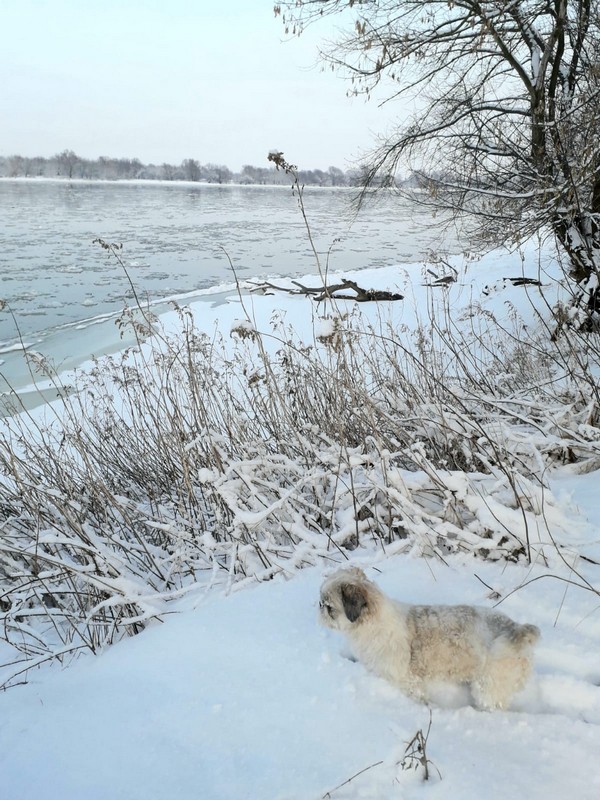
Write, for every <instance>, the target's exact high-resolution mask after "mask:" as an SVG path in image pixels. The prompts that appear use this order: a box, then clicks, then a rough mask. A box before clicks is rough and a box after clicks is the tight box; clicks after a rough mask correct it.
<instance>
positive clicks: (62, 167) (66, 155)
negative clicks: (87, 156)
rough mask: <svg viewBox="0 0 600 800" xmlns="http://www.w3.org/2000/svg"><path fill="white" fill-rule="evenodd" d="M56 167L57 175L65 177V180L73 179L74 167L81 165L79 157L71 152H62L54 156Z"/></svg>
mask: <svg viewBox="0 0 600 800" xmlns="http://www.w3.org/2000/svg"><path fill="white" fill-rule="evenodd" d="M55 160H56V162H57V165H58V170H59V173H58V174H59V175H65V176H66V177H67V178H72V177H73V172H74V171H75V167H77V166H79V165H80V163H81V159H80V157H79V156H78V155H77V154H76V153H74V152H73V150H63V151H62V153H58V154H57V155H56V156H55Z"/></svg>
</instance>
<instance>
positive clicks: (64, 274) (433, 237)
mask: <svg viewBox="0 0 600 800" xmlns="http://www.w3.org/2000/svg"><path fill="white" fill-rule="evenodd" d="M352 197H353V191H352V190H349V189H319V188H307V189H306V190H305V195H304V201H305V206H306V210H307V214H308V217H309V221H310V225H311V230H312V234H313V237H314V239H315V243H316V246H317V249H318V251H319V252H320V253H321V254H323V262H324V261H325V254H326V253H327V251H328V250H329V248H330V247H331V245H332V244H333V250H332V254H331V259H330V268H331V269H332V270H336V269H361V268H365V267H374V266H378V265H390V264H396V263H397V264H402V263H406V262H411V261H416V260H419V259H420V258H422V257H423V255H424V254H425V253H426V251H427V250H428V249H429V248H434V249H435V248H438V247H440V246H441V243H442V242H444V244H445V247H446V248H448V246H449V247H450V249H453V244H454V243H453V242H452V241H451V240H450V241H449V240H448V236H447V235H446V236H444V237H442V234H441V232H440V226H439V222H438V221H436V220H433V219H432V217H431V214H430V213H429V212H428V211H426V210H424V209H421V208H419V207H416V208H415V207H414V206H412V205H410V204H408V203H407V202H405V201H402V200H400V199H399V198H397V197H386V198H384V199H382V200H379V201H378V202H377V203H375V204H372V205H370V206H368V207H367V208H365V209H363V210H362V211H361V212H360V214H359V215H358V216H355V214H354V213H353V210H352V204H351V200H352ZM98 237H100V238H102V239H104V240H106V241H109V242H115V243H119V244H122V245H123V249H122V251H120V254H121V257H122V259H123V261H124V264H125V266H126V268H127V272H128V273H129V276H130V278H131V280H132V281H133V283H134V285H135V287H136V291H137V294H138V296H139V297H140V298H142V299H144V300H148V301H149V302H150V303H153V304H157V310H158V311H160V310H161V308H162V307H166V306H163V305H162V304H164V303H165V300H166V298H169V297H173V296H178V297H180V296H182V295H184V296H186V295H191V296H193V295H198V296H202V295H203V294H205V295H206V299H207V301H212V302H215V301H217V297H216V296H215V295H213V294H208V293H207V292H209V291H211V290H212V291H214V287H218V286H221V285H224V284H231V282H232V280H233V275H232V272H231V269H230V267H229V261H228V258H227V255H229V257H230V258H231V260H232V262H233V264H234V266H235V269H236V272H237V274H238V277H239V278H240V279H245V278H249V277H251V276H252V277H255V276H262V277H265V276H276V275H288V276H289V275H296V276H297V275H305V274H307V273H313V272H316V265H315V259H314V255H313V254H312V252H311V250H310V246H309V242H308V238H307V235H306V229H305V227H304V223H303V221H302V217H301V215H300V212H299V210H298V204H297V200H296V198H295V197H294V196H293V195H292V192H291V189H290V188H289V187H263V186H247V187H244V186H231V185H225V186H218V185H206V184H189V183H150V182H138V183H102V182H89V183H86V182H81V183H66V182H59V181H41V180H38V181H33V180H31V181H19V180H5V179H4V180H0V241H1V247H0V300H2V301H3V302H4V304H5V306H4V308H3V309H2V310H1V311H0V360H1V361H2V364H1V366H0V373H1V376H0V392H5V391H7V389H8V388H9V387H12V388H13V389H17V390H18V389H19V388H20V387H23V386H25V385H27V384H30V383H31V382H32V377H31V375H30V373H29V370H28V368H27V365H26V363H25V359H24V358H23V353H22V346H23V345H25V346H26V347H27V348H30V349H33V350H35V351H37V352H41V353H43V354H44V355H45V356H47V357H48V358H49V359H50V360H51V361H52V363H53V364H54V365H55V367H56V368H57V369H59V370H60V369H67V368H71V367H73V366H76V365H77V364H79V363H81V362H82V361H84V360H87V359H88V358H89V357H90V356H91V355H93V354H95V355H99V354H101V353H103V352H109V351H111V350H115V349H118V348H121V347H123V346H124V344H126V342H125V343H124V342H123V341H121V340H120V339H119V332H118V329H117V326H116V325H115V319H116V318H117V316H118V314H119V312H120V311H121V310H122V308H123V307H124V305H126V304H127V303H128V302H130V301H131V288H130V285H129V281H128V278H127V275H126V274H125V271H124V270H123V268H122V267H121V266H120V265H119V264H118V262H117V261H116V260H115V259H114V258H113V257H112V256H111V255H110V254H108V253H106V252H105V251H104V250H102V249H101V248H100V247H99V246H98V245H97V244H96V245H95V244H94V243H93V241H94V239H96V238H98ZM336 240H339V241H336ZM223 248H224V249H225V250H226V251H227V255H226V254H225V252H224V251H223Z"/></svg>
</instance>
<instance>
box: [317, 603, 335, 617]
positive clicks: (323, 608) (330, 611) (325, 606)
mask: <svg viewBox="0 0 600 800" xmlns="http://www.w3.org/2000/svg"><path fill="white" fill-rule="evenodd" d="M319 608H320V609H321V611H326V612H327V613H328V614H329V616H330V617H332V616H333V606H330V605H329V603H324V602H323V601H322V600H321V602H320V603H319Z"/></svg>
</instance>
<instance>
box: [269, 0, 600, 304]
mask: <svg viewBox="0 0 600 800" xmlns="http://www.w3.org/2000/svg"><path fill="white" fill-rule="evenodd" d="M275 13H276V14H281V15H282V17H283V21H284V24H285V27H286V30H287V31H288V32H289V33H295V34H299V33H301V32H302V30H303V28H304V27H306V25H307V24H310V23H312V22H314V21H316V20H319V19H322V18H323V17H325V16H330V15H335V16H336V17H338V18H339V19H338V21H339V22H342V25H343V23H344V20H345V21H346V24H345V25H343V27H342V28H341V31H340V32H338V33H337V34H336V36H337V41H336V42H334V43H332V44H331V45H329V46H327V47H326V49H325V50H324V51H323V52H322V56H323V57H324V58H325V59H326V60H327V61H329V62H330V63H331V64H332V65H334V66H335V67H336V68H339V69H340V70H341V71H342V73H343V74H345V75H346V76H348V77H349V78H350V79H351V81H352V89H351V92H352V93H356V94H358V93H361V92H364V93H366V94H367V95H369V94H370V93H371V92H372V91H373V90H374V88H375V87H377V86H379V87H380V89H381V88H383V89H384V91H387V94H386V98H387V99H388V100H394V101H396V100H397V99H400V98H402V97H405V96H408V97H412V98H413V99H414V101H415V106H414V107H415V109H416V111H415V112H414V114H413V115H412V116H411V117H410V118H409V119H408V121H406V122H404V123H403V124H401V125H399V126H398V127H397V129H396V130H395V131H393V133H392V134H391V135H390V136H388V137H386V138H385V139H384V140H382V142H381V145H380V146H379V147H378V148H377V150H376V151H375V152H374V153H373V154H372V159H371V161H370V163H369V169H368V171H367V173H366V180H365V186H366V188H369V187H376V186H377V185H380V184H381V178H382V176H383V177H384V178H385V179H386V180H385V181H384V183H386V182H388V181H389V176H391V175H394V174H396V173H397V172H398V171H399V169H400V168H409V169H412V170H413V171H414V172H416V173H417V174H418V175H419V176H420V178H421V185H425V186H427V188H428V189H429V192H428V193H426V194H424V193H422V192H421V195H420V196H421V199H422V200H423V199H426V200H427V201H428V202H432V203H433V204H434V205H436V206H437V207H444V208H449V209H452V210H453V211H454V212H456V213H459V214H463V213H464V214H468V215H469V217H470V218H471V219H475V220H477V225H476V228H475V230H474V231H473V234H474V236H475V238H476V239H478V240H479V241H480V242H484V243H486V244H488V245H489V244H496V243H498V242H500V241H506V239H507V237H513V238H514V239H515V240H518V239H522V238H524V237H526V236H528V235H530V234H532V233H533V232H536V231H540V230H550V231H551V232H552V233H553V234H554V236H555V237H556V239H557V240H558V242H559V243H560V245H561V246H562V248H563V249H564V251H565V252H566V254H567V255H568V258H569V263H570V275H571V278H572V280H573V281H574V282H576V283H577V284H579V285H580V286H581V287H583V288H584V290H585V293H584V296H585V298H586V301H587V302H588V304H589V306H590V308H591V309H593V310H596V311H597V310H599V305H600V303H599V298H598V290H597V286H598V275H599V274H600V136H599V133H600V10H599V0H402V1H400V0H288V2H280V3H278V4H277V5H276V6H275ZM387 81H389V84H387V83H386V82H387ZM386 85H387V86H389V88H388V89H387V90H386V88H385V87H386Z"/></svg>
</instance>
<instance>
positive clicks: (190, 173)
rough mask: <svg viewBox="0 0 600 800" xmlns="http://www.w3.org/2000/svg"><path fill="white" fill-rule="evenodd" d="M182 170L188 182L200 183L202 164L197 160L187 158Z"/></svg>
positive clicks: (182, 164)
mask: <svg viewBox="0 0 600 800" xmlns="http://www.w3.org/2000/svg"><path fill="white" fill-rule="evenodd" d="M181 169H182V170H183V174H184V175H185V179H186V181H199V180H200V174H201V171H200V163H199V162H198V161H196V159H195V158H185V159H184V160H183V161H182V162H181Z"/></svg>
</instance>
